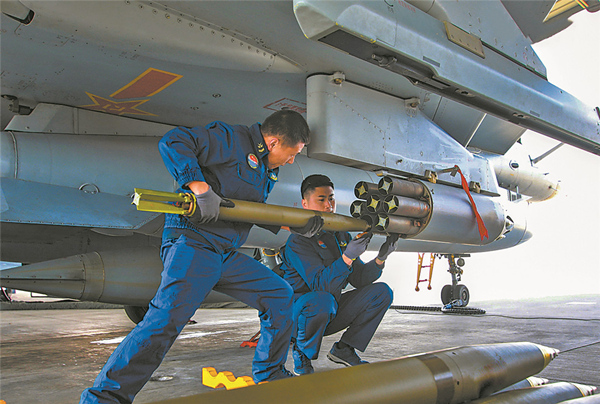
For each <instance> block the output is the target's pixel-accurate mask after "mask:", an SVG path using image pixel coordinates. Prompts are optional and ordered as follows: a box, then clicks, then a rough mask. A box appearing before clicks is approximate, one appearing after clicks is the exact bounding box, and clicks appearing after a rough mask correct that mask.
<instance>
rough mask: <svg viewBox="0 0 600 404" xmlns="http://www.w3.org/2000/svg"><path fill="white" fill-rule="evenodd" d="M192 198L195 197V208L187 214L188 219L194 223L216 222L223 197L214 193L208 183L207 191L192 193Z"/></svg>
mask: <svg viewBox="0 0 600 404" xmlns="http://www.w3.org/2000/svg"><path fill="white" fill-rule="evenodd" d="M194 198H196V210H195V211H194V213H193V214H192V215H191V216H188V219H189V220H190V221H191V222H192V223H194V224H204V223H213V222H216V221H217V219H218V218H219V206H220V205H221V202H222V201H223V198H221V197H220V196H219V195H217V194H215V192H214V191H213V190H212V188H211V187H210V185H209V186H208V191H206V192H204V193H202V194H194Z"/></svg>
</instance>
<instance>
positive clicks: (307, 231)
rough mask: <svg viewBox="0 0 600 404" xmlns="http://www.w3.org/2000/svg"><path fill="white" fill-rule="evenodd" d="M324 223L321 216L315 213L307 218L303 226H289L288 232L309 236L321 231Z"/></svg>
mask: <svg viewBox="0 0 600 404" xmlns="http://www.w3.org/2000/svg"><path fill="white" fill-rule="evenodd" d="M324 224H325V222H324V221H323V218H322V217H321V216H319V215H315V216H313V217H311V218H310V219H308V222H307V223H306V224H305V225H304V226H303V227H290V232H291V233H292V234H297V235H299V236H303V237H307V238H311V237H312V236H314V235H315V234H317V233H318V232H320V231H321V229H322V228H323V225H324Z"/></svg>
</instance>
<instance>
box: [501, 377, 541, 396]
mask: <svg viewBox="0 0 600 404" xmlns="http://www.w3.org/2000/svg"><path fill="white" fill-rule="evenodd" d="M547 383H548V379H544V378H543V377H535V376H531V377H528V378H527V379H523V380H521V381H520V382H517V383H515V384H513V385H510V386H508V387H507V388H505V389H502V390H500V391H498V392H496V393H494V394H498V393H504V392H505V391H511V390H517V389H524V388H527V387H535V386H542V385H544V384H547Z"/></svg>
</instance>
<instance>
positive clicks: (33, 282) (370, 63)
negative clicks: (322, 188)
mask: <svg viewBox="0 0 600 404" xmlns="http://www.w3.org/2000/svg"><path fill="white" fill-rule="evenodd" d="M562 3H564V2H562ZM580 3H581V2H571V3H569V5H570V6H569V7H563V8H562V9H557V8H556V7H554V8H553V6H554V2H553V1H545V0H543V1H535V2H530V1H500V0H496V1H485V2H484V1H439V0H438V1H436V0H429V1H425V0H407V1H402V0H399V1H392V0H380V1H355V2H346V1H314V0H294V1H293V2H292V1H252V2H248V1H239V2H238V1H219V2H217V1H161V2H154V1H152V2H150V1H134V0H126V1H85V2H67V1H26V0H21V1H18V0H7V1H5V0H3V1H2V3H1V4H2V12H3V14H2V16H1V18H2V20H1V23H2V30H1V51H2V76H1V79H2V90H1V91H2V97H3V99H2V129H3V131H2V133H1V138H0V142H1V153H2V156H1V157H2V163H1V176H2V183H1V185H2V193H1V197H0V203H1V221H2V240H1V242H2V244H1V257H0V258H1V259H2V260H4V261H13V262H21V263H24V264H26V265H24V266H23V267H21V268H19V269H10V270H5V271H2V276H1V282H2V286H3V287H10V288H17V289H22V290H31V291H37V292H42V293H48V294H52V295H54V296H64V297H70V298H76V299H80V300H91V301H102V302H110V303H119V304H125V305H128V306H134V307H143V306H145V305H147V303H148V302H149V300H150V299H151V298H152V296H153V294H154V291H155V290H156V288H157V287H158V283H159V280H160V272H161V269H162V265H161V263H160V260H159V258H158V247H159V245H160V235H161V230H162V225H163V217H162V215H161V214H159V213H152V212H143V211H136V209H135V207H133V206H131V196H132V193H133V190H134V188H145V189H153V190H159V191H174V190H175V189H176V188H177V184H175V183H174V181H173V179H172V178H171V176H170V175H169V173H168V172H167V171H166V169H165V167H164V165H163V163H162V161H161V158H160V156H159V154H158V150H157V143H158V140H159V139H160V137H161V136H162V135H163V134H164V133H165V132H167V131H168V130H169V129H170V128H172V127H174V126H177V125H184V126H198V125H206V124H208V123H209V122H211V121H214V120H222V121H225V122H228V123H239V124H246V125H250V124H252V123H254V122H256V121H261V120H262V119H264V118H265V117H266V116H268V115H269V114H270V113H272V112H273V111H274V110H279V109H282V108H289V109H293V110H296V111H298V112H300V113H302V114H304V116H305V117H306V118H307V120H308V123H309V125H310V127H311V130H312V132H313V139H314V140H313V141H312V142H311V143H310V145H309V146H308V147H307V150H306V154H305V155H301V156H299V158H298V159H297V162H296V163H295V164H293V165H286V166H284V167H282V169H281V171H280V173H279V184H278V185H277V186H276V187H275V189H274V191H273V193H272V194H271V196H270V197H269V200H268V203H269V204H274V205H282V206H286V207H299V206H300V203H299V202H300V195H299V184H300V183H301V181H302V179H303V178H305V177H306V176H308V175H310V174H313V173H324V174H327V175H328V176H330V177H331V179H332V180H333V182H334V183H335V186H336V199H337V202H338V213H340V214H343V215H349V214H350V209H351V205H352V203H353V202H354V201H355V200H356V197H355V186H356V184H357V183H360V182H364V183H368V184H379V183H380V182H381V180H382V179H383V178H395V179H403V180H407V181H410V182H414V183H418V184H420V185H419V186H420V187H421V188H422V189H423V190H424V195H425V196H414V197H413V203H414V204H417V203H419V204H420V205H418V206H423V209H422V210H423V211H425V212H426V217H425V218H424V219H419V228H418V229H416V230H415V231H411V232H406V234H405V237H403V238H402V239H401V240H400V242H399V247H398V251H410V252H428V253H437V254H444V255H445V256H446V257H447V258H448V261H449V264H450V272H451V274H452V277H453V284H452V286H448V288H446V290H445V292H444V293H442V301H443V302H444V303H448V302H449V301H451V300H455V299H458V298H460V299H461V300H462V301H463V304H465V305H466V302H467V301H468V289H467V288H466V287H465V286H464V285H458V284H457V280H460V274H461V273H462V270H461V269H460V266H461V264H462V259H461V257H462V256H465V255H468V254H471V253H478V252H486V251H495V250H500V249H506V248H511V247H514V246H516V245H518V244H520V243H523V242H525V241H527V240H528V239H529V238H530V237H531V236H532V232H531V231H530V229H528V227H527V221H526V211H527V209H528V206H529V202H532V201H543V200H546V199H548V198H551V197H552V196H553V195H554V194H555V193H556V192H557V191H558V181H557V180H556V179H554V178H553V177H552V176H551V175H548V174H547V173H544V172H540V170H538V169H537V168H536V167H535V165H534V164H533V163H532V162H531V161H530V160H529V159H527V158H526V159H523V160H515V159H513V158H510V157H509V156H508V155H507V152H508V151H509V149H511V148H512V147H513V146H515V147H519V146H520V145H518V144H516V145H515V143H517V141H518V140H519V139H520V137H521V135H522V134H523V133H524V131H525V130H527V129H531V130H534V131H536V132H539V133H541V134H544V135H546V136H549V137H552V138H554V139H557V140H560V141H561V142H564V143H567V144H570V145H573V146H576V147H578V148H581V149H584V150H586V151H589V152H590V153H594V154H598V155H600V132H599V131H600V129H599V128H600V116H599V111H598V108H594V107H590V106H587V105H585V104H583V103H582V102H580V101H579V100H577V99H576V98H575V97H573V96H571V95H569V94H568V93H566V92H565V91H563V90H561V89H559V88H557V87H556V86H554V85H553V84H551V83H550V82H548V80H547V79H546V69H545V67H544V65H543V63H542V61H541V60H540V59H539V58H538V57H537V55H536V54H535V52H534V50H533V48H532V46H531V45H532V43H534V42H538V41H540V40H542V39H544V38H547V37H549V36H551V35H553V34H555V33H556V32H559V31H561V30H563V29H565V28H566V27H567V26H568V25H569V24H570V22H569V21H568V19H567V18H568V17H569V16H570V15H572V14H573V13H575V12H578V11H582V8H581V7H582V6H580V5H579V4H580ZM585 4H586V5H587V8H588V10H587V11H596V10H597V9H598V1H588V2H587V3H585ZM563 5H564V4H563ZM544 20H545V21H544ZM459 169H460V173H461V174H460V175H458V170H459ZM463 175H464V183H465V184H467V186H465V187H464V188H463V180H462V177H461V176H463ZM390 181H391V180H390ZM465 188H467V189H468V191H467V189H465ZM370 196H372V194H371V195H370ZM381 196H383V194H381ZM469 197H471V198H472V199H473V202H470V199H469ZM417 200H418V201H419V202H416V201H417ZM475 207H476V210H477V213H478V214H479V215H480V216H481V220H482V222H483V224H484V226H485V230H486V231H487V235H486V236H484V235H483V234H482V230H481V227H480V226H479V225H478V220H477V218H476V215H475ZM411 229H414V227H412V228H411ZM287 235H288V233H287V232H285V231H282V232H279V234H278V235H273V234H271V233H269V232H267V231H265V230H262V229H260V228H256V227H255V228H254V229H253V231H252V232H251V235H250V237H249V239H248V242H247V243H246V245H245V248H246V251H247V252H248V254H251V255H255V256H256V257H257V258H260V259H262V260H263V261H265V262H266V263H269V262H267V261H268V260H269V257H268V256H267V255H268V254H264V249H275V250H276V249H277V248H278V247H280V246H281V245H283V244H284V243H285V240H286V238H287ZM382 241H383V238H382V237H376V238H375V239H374V242H373V243H372V246H371V248H373V249H375V248H378V246H379V244H380V243H381V242H382ZM455 258H459V260H458V261H455ZM457 262H458V264H457ZM271 263H272V262H271Z"/></svg>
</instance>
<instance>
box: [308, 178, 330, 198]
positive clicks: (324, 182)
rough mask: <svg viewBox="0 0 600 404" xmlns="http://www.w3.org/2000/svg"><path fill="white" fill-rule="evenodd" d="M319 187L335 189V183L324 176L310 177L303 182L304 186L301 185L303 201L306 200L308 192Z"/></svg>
mask: <svg viewBox="0 0 600 404" xmlns="http://www.w3.org/2000/svg"><path fill="white" fill-rule="evenodd" d="M318 187H331V188H333V182H331V180H330V179H329V177H328V176H326V175H323V174H313V175H309V176H308V177H306V178H305V179H304V181H302V185H300V194H301V195H302V199H305V198H304V195H306V193H307V192H309V191H313V190H314V189H315V188H318ZM334 189H335V188H334Z"/></svg>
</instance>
